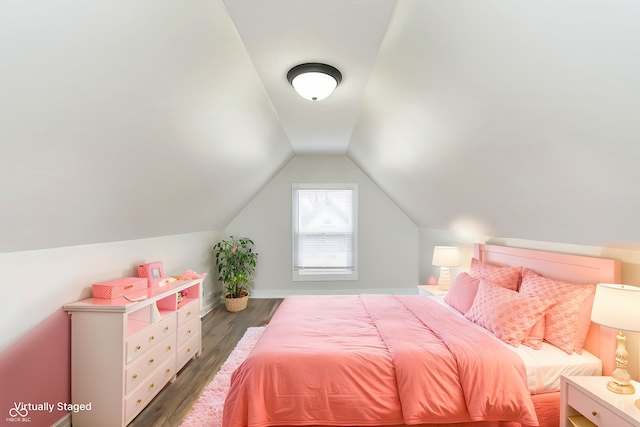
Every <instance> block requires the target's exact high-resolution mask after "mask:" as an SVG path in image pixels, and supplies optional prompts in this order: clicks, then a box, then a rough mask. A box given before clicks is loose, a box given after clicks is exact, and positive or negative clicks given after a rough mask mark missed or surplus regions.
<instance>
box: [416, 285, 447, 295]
mask: <svg viewBox="0 0 640 427" xmlns="http://www.w3.org/2000/svg"><path fill="white" fill-rule="evenodd" d="M447 292H449V291H443V290H442V289H440V288H439V287H438V285H418V295H429V296H432V297H434V296H440V295H446V294H447Z"/></svg>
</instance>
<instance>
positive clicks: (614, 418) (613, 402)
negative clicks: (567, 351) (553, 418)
mask: <svg viewBox="0 0 640 427" xmlns="http://www.w3.org/2000/svg"><path fill="white" fill-rule="evenodd" d="M609 380H611V377H565V376H562V378H561V383H560V384H561V390H560V426H561V427H574V426H575V427H588V426H598V427H638V426H640V409H638V408H637V407H636V405H635V401H636V400H637V399H639V398H640V384H638V383H637V382H636V381H632V383H633V385H634V387H635V388H636V392H635V394H628V395H622V394H616V393H613V392H611V391H609V390H607V382H608V381H609Z"/></svg>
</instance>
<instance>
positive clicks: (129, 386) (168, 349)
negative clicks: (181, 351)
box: [125, 334, 176, 394]
mask: <svg viewBox="0 0 640 427" xmlns="http://www.w3.org/2000/svg"><path fill="white" fill-rule="evenodd" d="M175 352H176V337H175V334H172V335H170V336H167V337H165V338H164V340H162V341H161V342H160V343H158V344H157V345H154V346H153V347H152V348H151V350H149V351H148V352H147V353H145V354H144V355H142V356H141V357H139V358H138V359H136V360H135V361H133V362H132V363H131V364H130V365H129V366H128V367H127V368H126V370H125V372H126V374H125V375H126V377H125V378H126V379H125V394H129V393H130V392H131V390H133V389H134V388H136V387H137V386H138V385H139V384H142V383H143V382H145V381H146V380H147V376H148V375H149V374H151V372H153V370H154V369H156V368H157V367H158V366H160V365H162V364H163V363H164V362H165V361H166V360H167V359H168V358H169V357H171V356H172V355H174V354H175Z"/></svg>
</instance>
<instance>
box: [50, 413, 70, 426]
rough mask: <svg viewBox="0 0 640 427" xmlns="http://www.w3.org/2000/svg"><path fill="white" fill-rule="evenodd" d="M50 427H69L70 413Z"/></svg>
mask: <svg viewBox="0 0 640 427" xmlns="http://www.w3.org/2000/svg"><path fill="white" fill-rule="evenodd" d="M51 427H71V412H69V413H67V415H65V416H64V417H62V418H60V419H59V420H58V421H56V422H55V423H53V424H51Z"/></svg>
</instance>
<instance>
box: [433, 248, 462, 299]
mask: <svg viewBox="0 0 640 427" xmlns="http://www.w3.org/2000/svg"><path fill="white" fill-rule="evenodd" d="M431 263H432V264H433V265H436V266H438V267H440V277H439V278H438V288H440V289H442V290H443V291H446V290H449V288H450V287H451V273H450V272H449V267H456V266H458V265H460V251H459V250H458V248H456V247H455V246H436V247H435V248H434V249H433V260H432V261H431Z"/></svg>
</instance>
